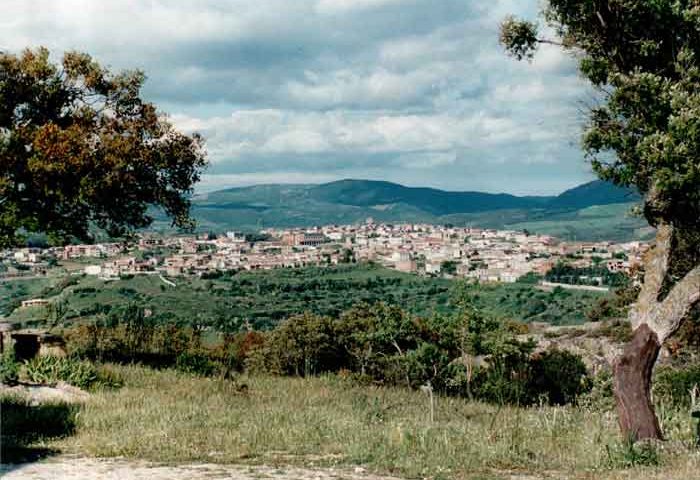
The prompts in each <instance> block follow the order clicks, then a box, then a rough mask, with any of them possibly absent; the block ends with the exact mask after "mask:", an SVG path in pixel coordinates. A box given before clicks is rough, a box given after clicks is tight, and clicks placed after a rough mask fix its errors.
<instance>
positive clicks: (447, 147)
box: [0, 0, 589, 191]
mask: <svg viewBox="0 0 700 480" xmlns="http://www.w3.org/2000/svg"><path fill="white" fill-rule="evenodd" d="M537 9H538V2H537V0H526V1H522V0H494V1H492V2H483V1H479V0H440V1H438V2H435V1H433V0H256V1H255V2H250V1H249V0H231V1H227V2H222V1H220V0H201V1H198V2H166V1H164V0H124V1H120V2H96V1H89V0H57V1H53V2H45V1H41V0H33V1H27V0H23V1H19V0H9V1H5V2H3V14H2V16H1V17H0V49H10V50H19V49H21V48H23V47H25V46H30V45H34V46H35V45H40V44H43V45H47V46H49V47H50V48H52V49H54V50H55V51H56V52H60V51H62V50H67V49H80V50H85V51H88V52H90V53H92V54H94V55H95V56H96V58H97V59H98V60H100V61H101V62H103V63H105V64H107V65H111V66H112V67H114V68H143V69H144V70H145V71H146V73H147V74H148V76H149V81H148V83H147V85H146V89H145V94H146V95H147V96H148V98H149V99H152V100H154V101H156V102H157V103H158V104H159V105H161V106H163V107H164V108H166V109H167V110H168V111H169V112H170V113H172V117H171V118H172V121H173V122H174V123H175V124H176V125H177V126H178V127H179V128H182V129H183V130H186V131H199V132H201V133H203V134H204V135H205V137H206V139H207V149H208V151H209V154H210V159H211V161H212V164H213V165H212V169H211V172H213V173H210V174H209V176H208V177H207V182H208V184H214V183H216V184H217V185H220V186H224V185H225V182H237V180H236V178H237V177H236V176H237V175H245V178H246V179H247V180H246V181H248V180H250V181H252V180H253V179H258V180H260V181H263V180H264V179H269V180H270V181H273V179H284V178H297V177H298V178H303V179H314V178H315V179H329V178H337V177H338V176H339V175H346V174H347V175H352V176H356V177H372V178H387V179H394V180H400V181H404V182H406V183H410V184H414V185H415V184H422V183H426V182H429V183H430V184H433V185H449V186H451V187H452V188H458V189H473V188H475V186H479V185H480V186H486V187H488V188H490V189H493V188H495V187H494V185H497V183H498V180H497V176H498V171H499V170H498V169H501V170H502V171H511V170H517V169H518V168H520V167H523V166H528V168H529V169H530V170H531V171H532V175H531V179H530V180H528V181H529V182H530V184H531V185H533V187H532V188H533V191H534V190H535V189H538V188H542V187H541V185H543V184H544V183H547V184H548V185H554V184H555V183H557V181H555V180H552V179H551V177H552V176H554V175H558V176H559V177H560V180H558V184H561V185H567V186H568V185H570V184H571V183H572V182H573V183H575V181H576V180H583V179H585V178H587V175H588V174H587V173H586V172H585V167H584V166H583V163H582V160H581V155H580V152H578V151H577V149H576V148H575V146H572V145H575V142H576V141H577V137H578V132H579V123H580V115H579V112H578V102H579V100H580V99H581V98H586V96H587V95H589V93H588V92H589V91H588V90H587V88H586V87H585V84H584V82H583V81H582V80H581V79H580V78H579V77H578V76H577V75H576V72H575V65H574V62H573V61H572V60H571V59H570V58H569V57H567V56H566V55H565V54H564V53H562V52H561V51H560V50H559V49H557V48H555V47H551V46H547V47H543V48H542V49H541V50H540V52H539V55H538V56H537V57H536V59H535V60H534V61H533V62H532V63H531V64H528V63H527V62H521V63H518V62H515V61H514V60H512V59H510V58H508V57H507V56H505V55H504V53H503V52H502V49H501V48H500V47H499V46H498V44H497V29H498V22H499V21H500V20H501V19H502V18H503V16H504V15H505V14H506V13H509V12H512V13H515V14H519V15H529V16H531V17H532V16H533V15H534V14H535V13H536V11H537ZM285 162H287V163H285ZM523 168H524V167H523ZM538 174H539V175H542V176H543V177H546V178H549V180H547V181H546V182H545V180H542V181H540V180H538V179H537V177H536V175H538ZM219 175H220V176H219ZM231 175H234V176H233V177H232V176H231ZM256 175H258V176H257V177H256ZM290 175H291V176H290ZM482 175H483V178H486V177H488V178H490V180H488V181H486V180H484V179H482V177H481V176H482ZM217 176H218V180H216V181H215V180H214V177H217ZM295 176H296V177H295ZM524 178H526V176H523V177H521V179H520V180H519V181H517V182H515V180H514V179H513V177H512V176H511V175H507V176H504V177H503V180H502V181H503V185H504V186H503V188H502V189H503V190H509V189H511V190H515V189H523V188H525V189H526V188H527V185H526V184H524V183H523V182H525V180H522V179H524ZM574 179H575V180H574ZM521 191H522V190H521Z"/></svg>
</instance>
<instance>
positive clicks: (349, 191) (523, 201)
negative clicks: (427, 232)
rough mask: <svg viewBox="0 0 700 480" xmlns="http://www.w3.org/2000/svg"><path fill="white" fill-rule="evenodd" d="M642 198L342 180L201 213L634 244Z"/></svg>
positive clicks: (224, 218)
mask: <svg viewBox="0 0 700 480" xmlns="http://www.w3.org/2000/svg"><path fill="white" fill-rule="evenodd" d="M639 198H640V197H639V195H638V194H636V193H634V192H632V191H631V190H629V189H625V188H619V187H616V186H614V185H612V184H610V183H606V182H603V181H600V180H597V181H593V182H589V183H586V184H584V185H580V186H578V187H575V188H572V189H570V190H567V191H565V192H563V193H562V194H560V195H557V196H541V197H536V196H522V197H520V196H515V195H509V194H505V193H502V194H493V193H483V192H450V191H444V190H439V189H435V188H417V187H406V186H403V185H399V184H396V183H391V182H383V181H372V180H340V181H336V182H331V183H325V184H321V185H309V184H297V185H255V186H251V187H238V188H229V189H225V190H220V191H216V192H211V193H207V194H202V195H197V196H195V198H194V199H193V214H194V216H195V218H196V219H197V220H198V222H199V226H200V229H202V230H207V229H208V230H215V231H222V230H253V229H259V228H262V227H303V226H313V225H324V224H347V223H356V222H362V221H365V220H366V219H367V218H368V217H372V218H374V219H375V221H378V222H426V223H436V224H444V223H452V224H455V225H475V226H483V227H487V228H511V226H512V228H519V229H523V228H528V225H529V224H531V223H532V224H533V226H534V227H535V228H528V230H531V231H533V232H537V231H538V230H539V231H543V233H548V232H549V231H554V232H556V233H557V234H559V235H560V236H564V237H565V238H566V237H570V238H578V239H604V238H609V239H611V240H626V239H632V238H640V237H644V236H645V235H647V234H648V231H647V230H645V229H644V227H645V223H644V222H643V220H641V219H638V218H632V217H629V216H627V215H625V213H624V212H627V211H628V210H629V208H628V207H629V206H631V205H632V204H634V203H636V202H638V201H639ZM619 204H630V205H628V206H619ZM614 205H617V207H615V208H612V207H610V208H605V206H614ZM592 207H603V208H592ZM591 209H592V210H591ZM533 222H534V223H533ZM563 225H565V226H566V227H565V228H564V227H562V226H563ZM156 226H161V227H163V226H164V225H163V223H162V222H159V224H157V225H156Z"/></svg>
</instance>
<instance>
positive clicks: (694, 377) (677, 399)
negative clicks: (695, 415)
mask: <svg viewBox="0 0 700 480" xmlns="http://www.w3.org/2000/svg"><path fill="white" fill-rule="evenodd" d="M653 385H654V397H655V398H659V399H662V400H664V401H667V402H670V403H672V404H673V405H676V406H681V407H688V406H689V405H690V391H691V390H692V389H693V387H694V386H695V385H700V364H696V365H689V366H684V367H671V366H664V367H659V368H658V369H657V371H656V376H655V379H654V382H653Z"/></svg>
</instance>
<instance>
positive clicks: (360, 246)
mask: <svg viewBox="0 0 700 480" xmlns="http://www.w3.org/2000/svg"><path fill="white" fill-rule="evenodd" d="M261 233H262V234H263V235H262V236H261V238H264V239H262V240H259V241H248V240H247V239H246V237H245V236H244V235H240V234H237V233H235V232H228V233H226V234H225V235H219V236H214V235H210V234H205V235H199V236H156V235H147V236H143V237H142V238H140V240H139V241H138V242H136V243H133V244H131V245H123V244H116V243H104V244H96V245H70V246H66V247H57V248H49V249H31V248H25V249H16V250H10V251H5V252H3V253H2V261H3V263H8V264H12V265H15V266H17V265H23V266H24V267H23V270H24V271H32V272H36V271H41V270H42V269H45V268H46V266H47V265H48V264H49V263H50V259H55V260H77V259H80V260H81V261H82V262H84V263H85V265H84V267H83V272H84V273H85V274H88V275H96V276H99V277H101V278H105V279H110V278H117V277H119V276H124V275H138V274H159V275H165V276H169V277H176V276H181V275H204V274H206V273H212V272H217V271H227V270H256V269H273V268H280V267H302V266H308V265H325V264H338V263H343V262H350V261H373V262H376V263H379V264H382V265H384V266H386V267H389V268H393V269H396V270H400V271H403V272H409V273H416V274H426V275H444V276H449V277H464V278H469V279H474V280H478V281H481V282H515V281H516V280H517V279H518V278H520V277H522V276H524V275H527V274H528V273H536V274H542V275H543V274H545V273H546V272H547V271H549V270H550V269H551V268H552V267H553V266H554V265H555V264H556V263H557V262H559V261H561V260H563V259H565V260H566V262H567V263H569V264H571V265H572V266H574V267H587V266H591V265H592V264H593V263H596V264H598V265H600V264H604V265H606V266H607V268H608V269H609V270H610V271H611V272H629V271H630V270H631V269H633V268H635V266H636V265H637V264H639V263H641V260H642V255H643V253H644V251H645V250H646V249H647V248H648V245H647V244H645V243H643V242H629V243H621V244H616V243H612V242H596V243H590V242H585V243H584V242H560V241H558V240H557V239H556V238H554V237H550V236H546V235H534V234H529V233H527V232H522V231H501V230H490V229H481V228H470V227H453V226H436V225H423V224H401V225H386V224H375V223H374V222H372V221H371V220H368V221H367V222H366V223H364V224H359V225H328V226H323V227H316V228H311V229H267V230H264V231H262V232H261ZM7 272H10V270H9V269H8V270H6V274H8V273H7ZM15 273H16V272H15Z"/></svg>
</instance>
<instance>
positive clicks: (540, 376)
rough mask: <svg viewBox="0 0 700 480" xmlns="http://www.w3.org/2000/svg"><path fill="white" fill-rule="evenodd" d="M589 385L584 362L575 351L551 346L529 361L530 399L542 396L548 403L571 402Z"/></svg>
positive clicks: (589, 387)
mask: <svg viewBox="0 0 700 480" xmlns="http://www.w3.org/2000/svg"><path fill="white" fill-rule="evenodd" d="M590 389H591V381H590V379H589V377H588V373H587V371H586V365H585V364H584V363H583V360H581V357H580V356H579V355H575V354H573V353H571V352H567V351H566V350H558V349H552V350H548V351H546V352H542V353H540V354H539V355H536V356H535V357H534V358H533V359H532V360H531V361H530V381H529V384H528V390H529V395H530V400H531V401H536V400H537V399H538V398H540V397H542V396H545V397H546V398H547V399H548V401H549V403H550V404H553V405H565V404H567V403H574V402H576V400H577V399H578V397H579V396H581V395H582V394H584V393H586V392H587V391H589V390H590Z"/></svg>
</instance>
